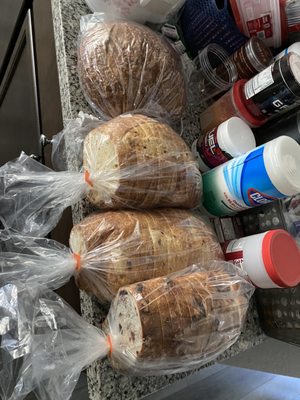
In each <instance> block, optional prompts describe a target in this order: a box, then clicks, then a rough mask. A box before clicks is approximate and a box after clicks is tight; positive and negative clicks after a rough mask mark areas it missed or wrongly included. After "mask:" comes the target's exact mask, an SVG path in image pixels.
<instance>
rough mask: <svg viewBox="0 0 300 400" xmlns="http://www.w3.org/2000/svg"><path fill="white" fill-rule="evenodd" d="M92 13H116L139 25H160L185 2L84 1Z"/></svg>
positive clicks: (143, 0)
mask: <svg viewBox="0 0 300 400" xmlns="http://www.w3.org/2000/svg"><path fill="white" fill-rule="evenodd" d="M86 3H87V5H88V6H89V8H90V9H91V10H92V11H93V12H112V13H114V12H118V13H119V15H120V17H123V18H126V19H129V20H131V21H136V22H139V23H141V24H143V23H145V22H152V23H155V24H161V23H163V22H165V21H166V20H167V17H168V15H169V14H171V13H173V12H176V11H178V10H179V9H180V8H181V7H182V6H183V4H184V3H185V0H86Z"/></svg>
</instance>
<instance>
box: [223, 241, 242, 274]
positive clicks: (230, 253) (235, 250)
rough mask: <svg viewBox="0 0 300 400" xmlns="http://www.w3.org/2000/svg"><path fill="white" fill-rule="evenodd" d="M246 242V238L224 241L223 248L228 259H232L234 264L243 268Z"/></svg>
mask: <svg viewBox="0 0 300 400" xmlns="http://www.w3.org/2000/svg"><path fill="white" fill-rule="evenodd" d="M244 244H245V238H241V239H236V240H232V241H230V242H227V243H224V245H223V250H224V256H225V260H226V261H230V262H232V263H233V264H235V265H237V266H239V267H241V268H243V265H244V252H243V249H244Z"/></svg>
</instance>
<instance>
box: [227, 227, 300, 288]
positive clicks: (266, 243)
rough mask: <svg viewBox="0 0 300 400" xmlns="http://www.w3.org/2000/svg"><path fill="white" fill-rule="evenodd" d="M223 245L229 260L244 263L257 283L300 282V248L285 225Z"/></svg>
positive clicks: (282, 285) (265, 285) (270, 285)
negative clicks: (281, 227)
mask: <svg viewBox="0 0 300 400" xmlns="http://www.w3.org/2000/svg"><path fill="white" fill-rule="evenodd" d="M223 249H224V255H225V260H226V261H231V262H233V263H234V264H236V265H238V266H239V267H241V268H242V269H243V270H244V271H245V272H246V273H247V275H248V277H249V279H250V280H251V282H252V283H253V284H254V285H255V286H256V287H259V288H261V289H272V288H288V287H294V286H297V285H298V284H299V283H300V252H299V249H298V246H297V244H296V242H295V240H294V238H293V237H292V236H291V235H290V234H289V233H288V232H286V231H284V230H283V229H277V230H273V231H268V232H265V233H259V234H257V235H253V236H248V237H245V238H241V239H236V240H232V241H230V242H229V243H225V244H224V246H223Z"/></svg>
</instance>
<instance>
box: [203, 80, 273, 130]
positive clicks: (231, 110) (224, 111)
mask: <svg viewBox="0 0 300 400" xmlns="http://www.w3.org/2000/svg"><path fill="white" fill-rule="evenodd" d="M246 82H247V81H246V80H239V81H237V82H236V83H235V84H234V85H233V87H232V88H231V90H230V91H229V92H227V93H225V94H224V95H223V96H222V97H221V98H219V99H218V100H217V101H216V102H214V103H213V104H212V105H211V106H210V107H208V108H207V109H206V110H205V111H203V112H202V113H201V115H200V124H201V130H202V132H203V133H207V132H209V131H211V130H212V129H214V128H215V127H216V126H218V125H220V124H221V123H222V122H224V121H226V120H228V119H229V118H231V117H239V118H241V119H242V120H243V121H244V122H246V124H248V125H249V126H250V127H252V128H258V127H259V126H261V125H263V124H264V123H265V122H266V121H267V119H266V117H265V116H264V115H263V114H262V113H261V111H260V110H259V108H257V107H256V105H255V104H254V103H253V101H252V99H249V100H246V99H245V96H244V86H245V83H246Z"/></svg>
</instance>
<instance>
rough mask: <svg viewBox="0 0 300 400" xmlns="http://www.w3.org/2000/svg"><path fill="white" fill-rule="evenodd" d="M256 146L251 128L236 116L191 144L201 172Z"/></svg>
mask: <svg viewBox="0 0 300 400" xmlns="http://www.w3.org/2000/svg"><path fill="white" fill-rule="evenodd" d="M255 147H256V143H255V138H254V134H253V132H252V130H251V128H250V127H249V126H248V125H247V124H246V123H245V122H244V121H243V120H242V119H241V118H238V117H231V118H230V119H228V120H227V121H225V122H222V124H221V125H219V126H218V127H216V128H214V129H213V130H212V131H210V132H208V133H206V134H205V135H202V136H200V138H199V139H197V140H195V142H194V143H193V144H192V152H193V154H194V155H195V156H196V158H197V160H198V164H199V169H200V171H201V172H205V171H208V170H210V169H211V168H214V167H217V166H218V165H221V164H224V163H225V162H227V161H229V160H231V159H232V158H234V157H238V156H241V155H242V154H245V153H247V152H248V151H249V150H252V149H254V148H255Z"/></svg>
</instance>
